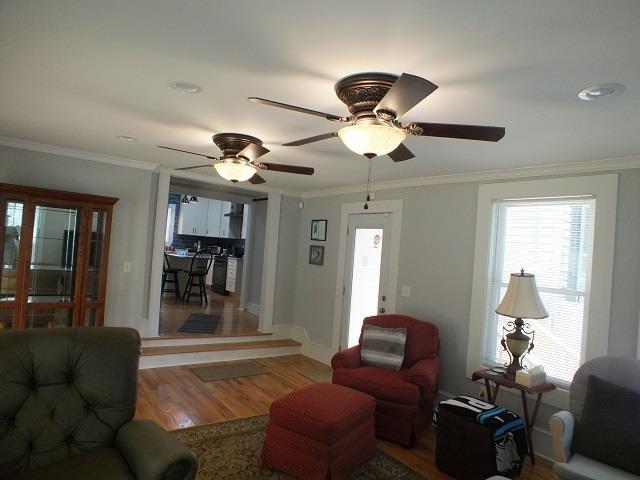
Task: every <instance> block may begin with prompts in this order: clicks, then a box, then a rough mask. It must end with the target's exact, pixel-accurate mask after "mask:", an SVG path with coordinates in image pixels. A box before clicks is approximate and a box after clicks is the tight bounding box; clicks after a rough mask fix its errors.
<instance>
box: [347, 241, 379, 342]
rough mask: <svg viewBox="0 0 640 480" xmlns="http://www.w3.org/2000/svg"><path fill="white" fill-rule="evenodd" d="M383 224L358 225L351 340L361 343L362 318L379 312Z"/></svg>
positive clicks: (352, 276) (350, 324) (352, 277)
mask: <svg viewBox="0 0 640 480" xmlns="http://www.w3.org/2000/svg"><path fill="white" fill-rule="evenodd" d="M383 232H384V230H383V229H382V228H356V229H355V233H354V235H355V239H354V242H355V244H354V248H353V266H352V273H351V304H350V309H349V342H348V346H349V347H352V346H354V345H357V344H358V340H359V338H360V330H361V329H362V321H363V320H364V319H365V317H369V316H371V315H376V314H377V312H378V294H379V289H380V266H381V262H382V234H383Z"/></svg>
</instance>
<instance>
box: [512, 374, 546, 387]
mask: <svg viewBox="0 0 640 480" xmlns="http://www.w3.org/2000/svg"><path fill="white" fill-rule="evenodd" d="M546 381H547V374H546V373H545V372H544V371H542V372H538V373H530V372H529V371H527V370H518V371H517V372H516V383H519V384H520V385H524V386H525V387H536V386H538V385H542V384H543V383H544V382H546Z"/></svg>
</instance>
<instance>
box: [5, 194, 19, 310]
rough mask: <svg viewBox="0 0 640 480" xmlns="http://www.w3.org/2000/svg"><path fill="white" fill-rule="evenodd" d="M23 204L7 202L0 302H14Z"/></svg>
mask: <svg viewBox="0 0 640 480" xmlns="http://www.w3.org/2000/svg"><path fill="white" fill-rule="evenodd" d="M23 207H24V204H23V203H22V202H18V201H12V200H9V201H7V209H6V213H5V218H4V228H3V229H2V234H3V238H2V245H3V246H2V263H1V264H0V267H1V268H2V269H1V270H0V301H15V299H16V298H15V297H16V272H17V269H18V254H19V252H20V232H21V230H22V213H23Z"/></svg>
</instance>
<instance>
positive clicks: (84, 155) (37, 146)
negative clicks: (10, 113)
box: [0, 136, 160, 170]
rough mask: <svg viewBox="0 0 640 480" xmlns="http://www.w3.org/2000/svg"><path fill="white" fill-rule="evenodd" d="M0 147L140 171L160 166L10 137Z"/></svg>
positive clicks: (1, 139) (0, 143)
mask: <svg viewBox="0 0 640 480" xmlns="http://www.w3.org/2000/svg"><path fill="white" fill-rule="evenodd" d="M0 145H4V146H7V147H15V148H21V149H23V150H33V151H36V152H42V153H50V154H52V155H61V156H63V157H71V158H79V159H81V160H91V161H93V162H101V163H109V164H111V165H118V166H120V167H129V168H137V169H138V170H155V169H156V168H158V167H159V166H160V164H159V163H154V162H145V161H143V160H134V159H132V158H126V157H114V156H111V155H104V154H101V153H93V152H85V151H84V150H76V149H75V148H68V147H61V146H58V145H48V144H45V143H37V142H30V141H27V140H20V139H17V138H10V137H2V136H0Z"/></svg>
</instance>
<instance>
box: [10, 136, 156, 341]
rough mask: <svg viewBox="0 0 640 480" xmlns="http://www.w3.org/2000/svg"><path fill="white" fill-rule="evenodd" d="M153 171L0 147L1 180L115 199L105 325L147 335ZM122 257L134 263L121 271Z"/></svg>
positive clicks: (153, 194)
mask: <svg viewBox="0 0 640 480" xmlns="http://www.w3.org/2000/svg"><path fill="white" fill-rule="evenodd" d="M154 177H155V175H154V174H153V173H152V172H150V171H147V170H139V169H134V168H127V167H121V166H116V165H110V164H106V163H98V162H92V161H88V160H81V159H75V158H69V157H62V156H58V155H51V154H47V153H41V152H34V151H31V150H22V149H17V148H12V147H5V146H0V182H3V183H13V184H19V185H29V186H34V187H42V188H51V189H57V190H69V191H74V192H82V193H90V194H95V195H107V196H113V197H118V198H119V199H120V200H119V201H118V203H116V205H115V207H114V213H113V224H112V230H111V248H110V253H109V279H108V282H107V304H106V308H105V324H106V325H112V326H114V325H118V326H131V327H134V328H138V329H139V330H140V331H141V333H142V334H144V335H146V316H147V305H148V289H149V286H148V285H149V276H150V259H151V258H150V255H151V253H150V252H151V249H150V245H151V239H152V233H153V228H152V227H153V221H152V218H153V214H154V212H153V211H152V208H154V209H155V189H156V186H155V185H156V183H157V180H156V179H155V178H154ZM125 261H130V262H132V268H131V272H130V273H124V271H123V265H124V262H125Z"/></svg>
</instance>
